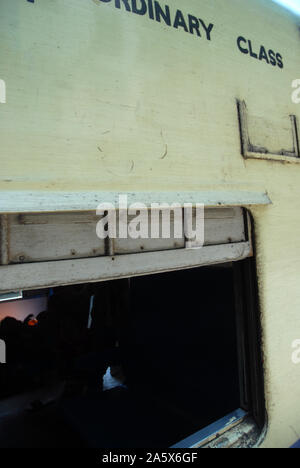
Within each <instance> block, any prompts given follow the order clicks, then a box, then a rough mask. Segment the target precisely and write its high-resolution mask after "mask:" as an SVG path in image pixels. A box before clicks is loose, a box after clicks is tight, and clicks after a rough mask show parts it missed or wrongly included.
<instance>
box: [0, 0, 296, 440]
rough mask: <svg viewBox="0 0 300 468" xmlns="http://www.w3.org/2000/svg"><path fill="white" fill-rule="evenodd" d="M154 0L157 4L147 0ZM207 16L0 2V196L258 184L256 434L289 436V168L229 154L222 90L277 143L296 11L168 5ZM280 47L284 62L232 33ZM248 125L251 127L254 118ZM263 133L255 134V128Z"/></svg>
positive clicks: (209, 2)
mask: <svg viewBox="0 0 300 468" xmlns="http://www.w3.org/2000/svg"><path fill="white" fill-rule="evenodd" d="M161 4H164V3H163V2H161ZM176 8H179V9H181V10H182V11H183V12H184V13H186V14H187V13H192V14H195V15H196V16H197V17H201V18H203V19H204V20H206V21H207V22H208V23H210V22H211V23H213V24H214V29H213V30H212V34H211V41H208V40H207V39H206V38H205V37H204V36H203V37H201V38H199V37H197V36H196V35H195V34H194V35H192V34H187V33H186V32H185V31H184V30H182V28H181V29H180V28H178V30H176V29H174V28H170V27H168V26H166V25H163V24H159V23H158V22H156V21H152V20H150V19H149V18H147V17H146V16H145V17H143V16H140V15H135V14H130V13H128V12H126V11H125V9H123V10H121V11H119V10H117V9H116V8H114V7H113V5H111V4H109V3H101V2H97V1H92V0H86V1H85V2H82V1H81V0H64V1H62V0H52V1H51V2H47V1H46V0H38V1H35V2H27V1H23V0H15V1H14V2H12V1H11V0H1V5H0V57H1V59H0V64H1V66H0V75H1V76H0V78H1V79H3V80H5V82H6V86H7V102H6V104H1V105H0V144H1V153H0V161H1V170H0V191H10V190H27V191H30V192H32V191H34V190H48V191H52V192H53V191H59V190H66V191H68V190H69V191H83V192H87V191H92V190H93V191H97V190H101V191H105V190H107V191H110V190H112V191H139V190H142V191H145V190H151V191H159V192H163V191H181V190H182V191H193V190H219V191H224V190H225V191H226V190H234V191H238V190H247V191H258V192H265V191H267V192H268V194H269V196H270V198H271V199H272V201H273V205H272V206H271V207H260V208H259V207H257V208H252V209H251V210H252V213H253V215H254V219H255V227H256V236H257V260H258V269H259V287H260V299H261V308H262V324H263V331H264V352H265V373H266V396H267V410H268V416H269V430H268V434H267V438H266V440H265V443H264V446H274V445H275V446H282V445H283V446H291V445H292V443H294V442H295V440H296V438H297V436H296V434H297V433H298V434H299V433H300V407H299V404H298V398H297V392H299V390H298V389H299V387H300V367H297V366H295V365H294V364H292V362H291V343H292V342H293V340H295V339H297V338H299V337H300V314H299V309H300V296H299V280H300V223H299V212H300V189H299V178H300V165H299V164H293V163H292V164H283V163H280V162H270V161H258V160H247V161H245V160H244V159H243V158H242V157H241V154H240V153H241V151H240V134H239V126H238V120H237V110H236V99H239V100H241V101H243V100H244V101H245V102H246V104H247V107H248V109H249V113H250V114H251V115H252V116H254V119H253V122H254V123H253V124H252V123H251V125H252V127H251V135H252V136H253V135H254V137H255V136H256V137H257V140H258V144H259V143H260V141H259V140H260V139H261V140H263V142H262V144H263V145H265V144H268V141H270V143H271V144H270V147H271V148H272V146H273V145H272V143H273V142H274V146H275V147H276V149H277V148H278V147H280V145H281V144H282V146H283V147H284V146H286V145H287V146H288V145H289V141H288V138H289V136H288V135H289V133H288V132H289V128H290V120H289V115H291V114H294V115H296V116H298V117H300V107H299V106H297V105H295V104H293V103H292V101H291V83H292V81H293V80H294V79H296V78H299V76H298V75H299V56H300V34H299V29H298V25H297V23H296V20H294V19H293V17H292V16H291V15H290V14H289V13H288V12H285V10H282V9H281V8H280V7H279V6H277V5H275V4H273V3H272V2H269V1H267V0H265V1H264V0H251V2H249V1H248V0H227V1H226V2H224V1H223V0H203V1H202V2H201V4H200V3H199V1H198V0H189V1H187V0H185V1H183V0H172V9H176ZM241 35H242V36H243V37H245V38H246V39H247V40H248V39H249V40H251V41H252V45H253V48H254V49H255V50H257V49H258V48H259V47H260V46H261V45H262V44H264V45H265V46H266V47H267V48H271V49H274V50H275V51H280V53H281V54H282V56H283V61H284V68H283V69H279V68H278V67H273V66H271V65H267V64H266V63H265V62H263V61H261V62H260V61H259V60H256V59H254V58H251V57H250V56H249V54H248V55H246V54H242V53H241V52H240V51H239V49H238V48H237V44H236V41H237V38H238V37H239V36H241ZM255 122H259V124H258V123H257V124H256V123H255ZM264 129H265V130H264Z"/></svg>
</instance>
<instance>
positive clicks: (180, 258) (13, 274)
mask: <svg viewBox="0 0 300 468" xmlns="http://www.w3.org/2000/svg"><path fill="white" fill-rule="evenodd" d="M251 255H252V249H251V244H250V242H241V243H236V244H226V245H217V246H207V247H203V248H201V249H179V250H176V251H174V250H168V251H162V252H161V251H160V252H151V253H139V254H130V255H119V256H116V257H97V258H88V259H78V260H60V261H55V262H41V263H27V264H19V265H4V266H0V293H5V292H9V291H15V290H16V289H17V290H30V289H39V288H41V289H42V288H47V287H55V286H63V285H68V284H80V283H88V282H98V281H107V280H109V279H114V278H122V277H123V278H126V277H128V278H129V277H133V276H141V275H147V274H154V273H162V272H167V271H175V270H183V269H188V268H195V267H198V266H205V265H212V264H218V263H227V262H233V261H238V260H243V259H244V258H247V257H249V256H251Z"/></svg>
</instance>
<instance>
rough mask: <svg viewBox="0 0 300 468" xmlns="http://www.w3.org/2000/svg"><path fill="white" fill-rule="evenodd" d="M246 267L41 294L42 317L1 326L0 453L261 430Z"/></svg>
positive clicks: (148, 443)
mask: <svg viewBox="0 0 300 468" xmlns="http://www.w3.org/2000/svg"><path fill="white" fill-rule="evenodd" d="M251 263H252V259H246V260H243V261H241V262H235V263H225V264H221V265H214V266H208V267H201V268H193V269H185V270H181V271H180V270H179V271H173V272H166V273H161V274H155V275H145V276H138V277H132V278H130V279H121V280H112V281H107V282H101V283H94V284H83V285H78V286H69V287H63V288H56V289H50V290H47V291H44V292H43V300H44V301H46V302H44V309H45V310H42V311H40V312H39V313H35V314H33V315H32V316H30V317H26V318H25V319H24V318H23V317H18V315H15V316H14V317H7V316H4V317H3V316H2V321H1V323H0V339H3V340H4V341H5V342H6V346H7V363H6V364H5V365H0V372H1V376H0V378H1V395H0V397H1V400H0V427H1V431H0V433H1V434H2V435H1V437H0V446H1V447H80V446H82V447H94V448H165V447H172V446H180V444H182V441H189V439H190V438H191V437H193V435H194V434H200V435H198V436H197V437H198V438H199V437H200V439H201V437H202V435H203V430H204V431H205V430H206V428H207V427H213V425H214V424H216V423H218V422H219V421H224V418H225V420H226V418H228V421H229V422H230V421H232V420H235V418H236V419H238V418H241V419H243V418H245V417H246V416H250V417H251V418H254V419H255V420H256V422H258V424H259V425H262V424H263V414H262V413H263V401H262V399H263V396H262V394H261V393H260V389H261V387H262V382H261V380H259V379H260V377H261V375H260V369H259V365H260V361H259V359H260V358H259V348H258V341H257V340H258V338H259V334H258V329H257V326H258V324H257V322H256V319H257V316H256V312H255V299H254V289H253V285H254V283H255V282H254V278H253V276H252V273H251V269H252V267H251ZM251 295H252V296H253V297H252V296H251ZM27 300H28V299H27ZM6 304H7V303H6ZM14 304H15V307H16V309H17V308H18V307H19V306H18V304H19V305H21V304H22V302H15V303H14ZM39 304H40V305H41V302H40V303H39ZM6 307H7V305H6ZM23 307H24V306H23ZM1 308H2V309H3V314H4V304H3V305H0V314H1ZM253 342H254V345H253ZM232 415H234V416H232ZM237 415H238V416H237ZM201 434H202V435H201ZM200 439H199V441H198V442H201V440H200ZM194 442H195V440H194ZM186 443H187V442H186ZM188 443H190V441H189V442H188ZM191 445H193V444H192V443H191ZM194 445H195V443H194ZM182 446H186V445H185V443H183V445H182Z"/></svg>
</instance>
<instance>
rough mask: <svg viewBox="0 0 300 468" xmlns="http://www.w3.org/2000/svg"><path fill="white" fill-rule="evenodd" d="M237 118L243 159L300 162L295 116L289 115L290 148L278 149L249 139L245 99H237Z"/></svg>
mask: <svg viewBox="0 0 300 468" xmlns="http://www.w3.org/2000/svg"><path fill="white" fill-rule="evenodd" d="M237 109H238V119H239V126H240V136H241V150H242V155H243V156H244V158H245V159H264V160H273V161H286V162H300V147H299V134H298V124H297V117H296V116H295V115H290V116H289V117H290V121H291V137H292V150H286V149H280V150H278V151H274V150H269V149H268V148H265V147H262V146H259V145H255V144H254V143H253V141H252V138H251V139H250V135H249V124H248V110H247V105H246V103H245V101H240V100H237Z"/></svg>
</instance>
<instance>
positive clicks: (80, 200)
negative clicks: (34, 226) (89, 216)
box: [0, 191, 272, 214]
mask: <svg viewBox="0 0 300 468" xmlns="http://www.w3.org/2000/svg"><path fill="white" fill-rule="evenodd" d="M120 195H127V197H128V204H129V205H130V204H132V203H136V202H139V203H143V204H145V205H146V206H147V207H150V206H151V204H152V203H168V204H172V203H179V204H181V205H184V203H192V204H193V205H196V203H202V204H204V205H205V206H207V207H210V206H211V207H217V206H251V205H269V204H271V203H272V202H271V200H270V198H269V197H268V195H267V194H266V193H262V192H244V191H208V192H201V191H199V192H130V193H124V192H122V193H121V192H120V193H119V192H38V191H37V192H29V191H1V192H0V214H9V213H45V212H47V213H52V212H62V211H96V209H97V206H98V205H99V204H100V203H111V204H113V205H114V206H115V207H116V208H117V207H118V205H119V196H120Z"/></svg>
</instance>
